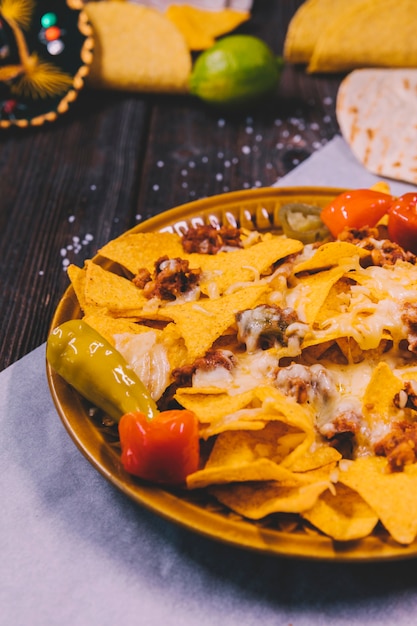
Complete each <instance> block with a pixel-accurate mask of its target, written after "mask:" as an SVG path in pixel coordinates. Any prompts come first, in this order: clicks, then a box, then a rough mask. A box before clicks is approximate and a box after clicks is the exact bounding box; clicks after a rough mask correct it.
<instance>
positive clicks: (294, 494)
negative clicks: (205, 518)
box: [210, 481, 329, 520]
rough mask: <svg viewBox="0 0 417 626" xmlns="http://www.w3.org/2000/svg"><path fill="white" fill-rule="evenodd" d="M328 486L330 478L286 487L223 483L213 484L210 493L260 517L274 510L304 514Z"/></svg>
mask: <svg viewBox="0 0 417 626" xmlns="http://www.w3.org/2000/svg"><path fill="white" fill-rule="evenodd" d="M328 486H329V483H328V482H327V481H319V482H317V483H312V484H306V485H301V486H299V487H283V486H282V485H280V484H279V483H277V482H264V483H259V482H254V483H248V484H246V483H242V484H232V485H219V486H216V487H211V488H210V493H211V494H212V495H214V497H215V498H217V500H219V502H221V503H222V504H224V505H225V506H227V507H228V508H229V509H232V511H235V512H236V513H239V514H240V515H242V516H243V517H247V518H249V519H253V520H258V519H261V518H263V517H265V516H266V515H270V514H271V513H301V512H303V511H306V510H308V509H311V507H312V506H314V504H315V503H316V502H317V498H318V497H319V496H320V494H321V493H323V491H325V490H326V489H328Z"/></svg>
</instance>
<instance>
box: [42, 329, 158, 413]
mask: <svg viewBox="0 0 417 626" xmlns="http://www.w3.org/2000/svg"><path fill="white" fill-rule="evenodd" d="M46 358H47V361H48V363H49V364H50V366H51V367H52V368H53V369H54V370H55V371H56V372H57V373H58V374H59V375H60V376H62V378H63V379H64V380H65V381H66V382H67V383H69V384H70V385H71V386H72V387H74V388H75V389H76V390H77V391H78V392H79V393H80V394H81V395H82V396H84V397H85V398H86V399H87V400H89V401H90V402H92V403H93V404H94V405H95V406H97V407H99V408H100V409H103V411H105V413H106V414H107V415H109V416H110V417H112V418H113V419H114V420H115V421H116V422H118V421H119V420H120V418H121V417H122V415H124V414H125V413H130V412H132V411H140V412H142V413H144V414H145V415H146V416H147V417H148V418H153V417H154V416H155V415H156V414H157V413H158V412H159V411H158V408H157V406H156V403H155V401H154V400H153V399H152V397H151V396H150V394H149V391H148V390H147V389H146V387H145V385H144V384H143V383H142V381H141V380H140V379H139V378H138V377H137V376H136V374H135V372H134V371H133V369H131V367H130V366H129V365H128V363H127V362H126V361H125V359H124V358H123V356H122V355H121V354H120V353H119V352H118V351H117V350H116V349H115V348H113V346H112V345H111V344H110V343H109V342H108V341H107V340H106V339H105V338H104V337H102V336H101V335H100V334H99V333H98V332H97V331H96V330H94V329H93V328H92V327H91V326H89V325H88V324H87V323H86V322H83V321H82V320H70V321H68V322H64V323H63V324H61V325H60V326H57V328H55V329H54V330H53V331H52V332H51V334H50V335H49V337H48V340H47V344H46Z"/></svg>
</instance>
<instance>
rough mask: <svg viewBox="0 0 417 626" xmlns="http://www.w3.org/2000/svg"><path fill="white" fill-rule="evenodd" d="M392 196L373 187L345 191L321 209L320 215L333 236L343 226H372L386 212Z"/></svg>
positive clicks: (392, 199) (391, 201)
mask: <svg viewBox="0 0 417 626" xmlns="http://www.w3.org/2000/svg"><path fill="white" fill-rule="evenodd" d="M393 201H394V197H393V196H391V195H389V194H387V193H383V192H381V191H375V190H373V189H355V190H353V191H346V192H344V193H342V194H340V195H339V196H337V197H336V198H335V199H334V200H332V201H331V202H330V203H329V204H328V205H327V206H325V207H324V209H323V210H322V211H321V214H320V217H321V219H322V221H323V222H324V224H325V225H326V226H327V228H328V229H329V230H330V232H331V233H332V235H333V237H337V236H338V235H339V234H340V233H341V232H342V230H343V229H344V228H346V227H347V228H364V227H365V226H369V227H370V228H372V227H373V226H375V225H376V224H377V223H378V222H379V220H380V219H381V218H382V217H383V216H384V215H385V214H386V213H388V210H389V208H390V206H391V204H392V203H393Z"/></svg>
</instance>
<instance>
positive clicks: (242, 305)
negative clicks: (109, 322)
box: [159, 285, 268, 361]
mask: <svg viewBox="0 0 417 626" xmlns="http://www.w3.org/2000/svg"><path fill="white" fill-rule="evenodd" d="M267 289H268V287H267V286H266V285H259V286H254V287H246V288H245V289H241V290H240V291H238V292H236V293H232V294H230V295H228V296H222V297H221V298H216V299H208V298H207V299H205V300H200V301H198V302H187V303H185V304H176V305H172V306H169V307H165V308H163V309H160V310H159V315H160V317H161V318H165V319H169V320H173V321H174V322H175V323H176V325H177V327H178V329H179V332H180V334H181V336H182V337H183V338H184V341H185V345H186V346H187V349H188V353H189V359H190V361H194V359H196V358H197V357H199V356H204V355H205V354H206V352H207V350H209V348H211V346H212V344H213V343H214V342H215V341H216V339H218V338H219V337H220V336H221V335H222V334H223V333H224V332H225V331H226V330H227V329H228V328H229V327H230V326H232V325H233V324H234V321H235V314H236V313H237V312H238V311H241V310H243V309H247V308H252V307H253V306H254V305H255V304H256V303H257V301H258V299H259V298H260V297H261V296H262V294H264V293H265V292H266V291H267Z"/></svg>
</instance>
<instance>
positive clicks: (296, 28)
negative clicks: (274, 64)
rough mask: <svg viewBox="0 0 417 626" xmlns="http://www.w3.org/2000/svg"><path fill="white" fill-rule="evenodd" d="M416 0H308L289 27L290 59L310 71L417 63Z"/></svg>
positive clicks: (287, 51)
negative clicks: (305, 65)
mask: <svg viewBox="0 0 417 626" xmlns="http://www.w3.org/2000/svg"><path fill="white" fill-rule="evenodd" d="M416 15H417V14H416V4H415V1H414V0H401V1H400V2H398V0H378V2H375V0H350V1H349V2H346V1H345V0H307V2H305V3H304V4H303V5H301V7H300V9H299V10H298V11H297V13H296V14H295V15H294V17H293V19H292V21H291V23H290V25H289V28H288V33H287V38H286V42H285V46H284V55H285V58H286V60H287V61H289V62H293V63H306V64H307V71H308V72H310V73H314V72H330V73H336V72H346V71H350V70H352V69H356V68H361V67H401V68H406V67H417V39H416V37H415V27H416Z"/></svg>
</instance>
